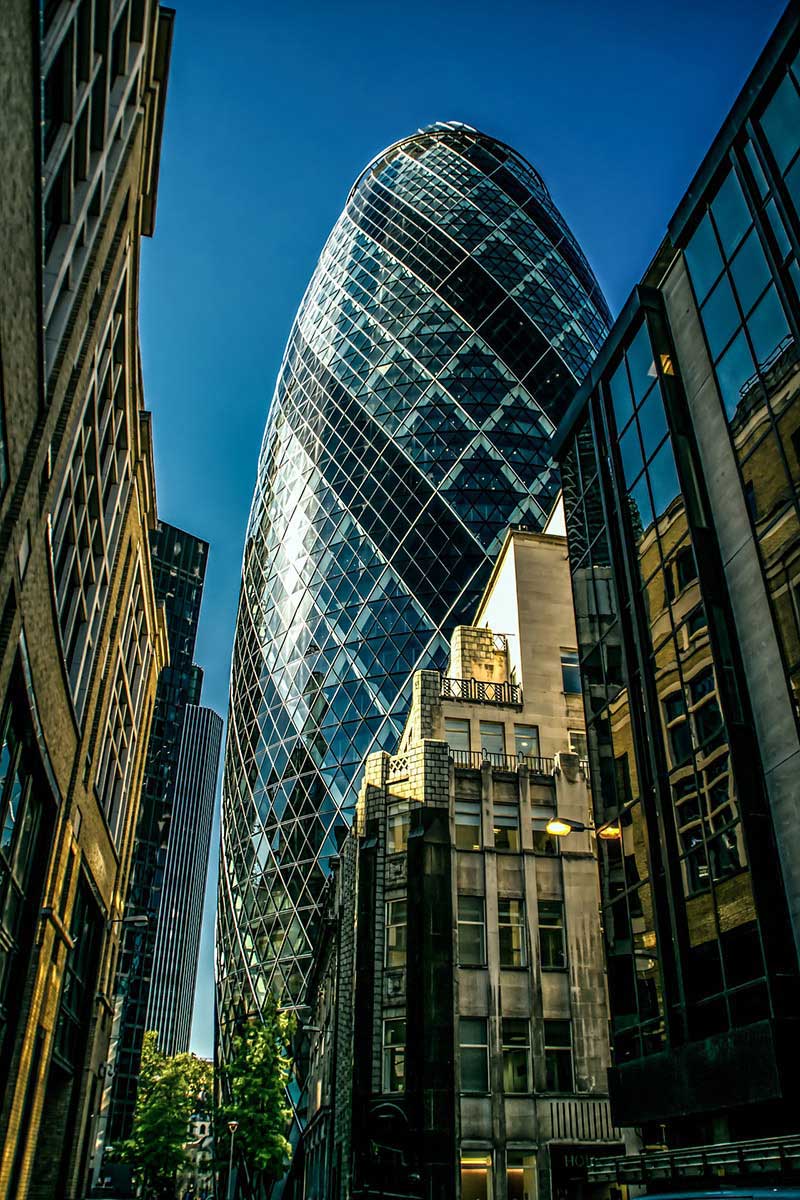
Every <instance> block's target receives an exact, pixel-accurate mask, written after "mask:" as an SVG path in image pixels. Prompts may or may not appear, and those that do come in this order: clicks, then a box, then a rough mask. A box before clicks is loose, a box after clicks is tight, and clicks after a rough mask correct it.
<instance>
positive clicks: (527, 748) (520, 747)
mask: <svg viewBox="0 0 800 1200" xmlns="http://www.w3.org/2000/svg"><path fill="white" fill-rule="evenodd" d="M514 753H515V754H516V756H517V758H538V757H539V730H538V727H537V726H536V725H515V726H514Z"/></svg>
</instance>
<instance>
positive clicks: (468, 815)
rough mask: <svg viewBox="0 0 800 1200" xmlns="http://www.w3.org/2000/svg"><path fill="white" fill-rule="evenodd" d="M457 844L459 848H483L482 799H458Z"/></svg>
mask: <svg viewBox="0 0 800 1200" xmlns="http://www.w3.org/2000/svg"><path fill="white" fill-rule="evenodd" d="M455 826H456V846H457V847H458V849H459V850H480V848H481V802H480V800H456V803H455Z"/></svg>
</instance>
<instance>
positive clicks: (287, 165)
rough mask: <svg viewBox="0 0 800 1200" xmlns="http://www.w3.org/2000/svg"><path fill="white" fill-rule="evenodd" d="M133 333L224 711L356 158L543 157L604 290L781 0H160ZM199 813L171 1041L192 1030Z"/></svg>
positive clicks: (163, 485) (658, 210) (669, 206)
mask: <svg viewBox="0 0 800 1200" xmlns="http://www.w3.org/2000/svg"><path fill="white" fill-rule="evenodd" d="M176 8H177V19H176V23H175V42H174V47H173V55H172V67H171V72H170V80H169V92H168V97H167V118H166V127H165V134H164V143H163V148H162V155H161V179H160V187H159V200H158V217H157V228H156V235H155V238H154V239H153V240H152V242H146V243H145V245H144V250H143V272H142V287H141V326H142V346H143V350H142V354H143V365H144V378H145V390H146V398H147V403H148V406H149V407H150V408H151V409H152V411H153V414H154V427H155V453H156V473H157V486H158V507H159V512H160V515H161V516H162V517H163V518H164V519H165V520H167V521H170V522H173V523H174V524H177V525H180V526H182V527H184V528H186V529H188V530H190V531H191V532H192V533H196V534H198V535H200V536H202V537H205V538H208V540H209V541H210V542H211V557H210V563H209V570H208V578H207V582H206V590H205V599H204V603H203V612H202V618H201V628H200V636H199V639H198V648H197V659H198V661H199V662H200V664H201V665H202V666H203V667H204V668H205V673H206V682H205V690H204V702H205V703H206V704H210V705H211V706H213V707H214V708H216V709H217V710H218V711H219V712H220V713H221V714H222V715H223V716H225V715H226V713H227V702H228V675H229V666H230V652H231V644H232V637H233V626H234V621H235V616H236V605H237V601H238V591H239V570H240V563H241V553H242V544H243V538H244V530H245V523H246V520H247V514H248V511H249V506H250V498H251V494H252V489H253V483H254V479H255V467H256V459H257V456H258V451H259V446H260V440H261V434H262V431H263V428H264V421H265V418H266V414H267V409H268V406H269V402H270V398H271V395H272V389H273V385H274V381H275V376H276V374H277V370H278V366H279V364H280V360H281V357H282V354H283V348H284V344H285V341H286V337H287V334H288V332H289V328H290V326H291V323H292V319H293V317H294V314H295V311H296V309H297V305H298V302H299V300H300V298H301V296H302V293H303V291H304V289H305V286H306V283H307V282H308V279H309V277H310V275H311V272H312V270H313V268H314V265H315V263H316V260H317V257H318V254H319V251H320V249H321V248H322V245H323V242H324V241H325V238H326V237H327V235H328V233H329V231H330V229H331V227H332V225H333V223H334V221H335V220H336V218H337V216H338V215H339V213H340V211H341V209H342V207H343V204H344V201H345V198H346V196H347V193H348V190H349V188H350V186H351V184H352V182H353V180H354V178H355V176H356V175H357V174H358V172H359V171H360V169H361V168H362V167H363V166H364V164H365V163H366V162H367V161H368V160H369V159H370V158H372V156H373V155H374V154H376V153H377V152H378V151H380V150H381V149H382V148H383V147H384V146H386V145H388V144H389V143H391V142H393V141H395V140H396V139H398V138H400V137H403V136H405V135H407V134H409V133H411V132H413V131H414V130H415V129H418V128H419V127H420V126H423V125H427V124H429V123H430V122H432V121H435V120H458V121H465V122H467V123H468V124H471V125H474V126H476V127H477V128H478V129H481V130H483V131H484V132H486V133H489V134H492V135H494V136H496V137H498V138H500V139H501V140H503V141H506V142H509V143H510V144H511V145H512V146H514V147H515V148H516V149H517V150H519V151H520V152H521V153H522V154H524V155H525V156H526V157H527V158H528V159H529V160H530V161H531V162H532V163H533V164H534V166H536V168H537V169H538V170H539V171H540V173H541V174H542V175H543V177H544V179H545V180H546V182H547V184H548V186H549V187H550V190H551V192H552V194H553V198H554V200H555V202H556V204H557V205H558V206H559V208H560V209H561V211H562V212H563V213H564V215H565V217H566V219H567V221H568V222H569V224H570V225H571V227H572V229H573V231H574V232H575V234H576V235H577V237H578V239H579V241H580V242H581V244H582V246H583V248H584V250H585V252H586V254H587V255H588V257H589V259H590V261H591V263H592V266H593V267H594V270H595V273H596V274H597V276H598V278H599V280H600V283H601V285H602V287H603V288H604V290H605V293H606V296H607V298H608V301H609V303H610V305H611V308H612V311H614V312H617V311H619V309H620V307H621V305H622V303H623V302H624V300H625V298H626V297H627V294H628V292H629V291H630V289H631V288H632V287H633V285H634V284H635V283H636V282H637V281H638V279H639V278H640V276H641V274H642V273H643V271H644V269H645V267H646V266H647V264H648V263H649V261H650V259H651V258H652V256H653V254H654V253H655V251H656V249H657V247H658V245H659V242H660V241H661V238H662V236H663V234H664V231H665V227H666V222H667V220H668V218H669V217H670V215H671V213H672V211H673V210H674V208H675V207H676V205H677V202H678V200H679V199H680V198H681V196H682V195H683V192H684V191H685V189H686V187H687V186H688V184H689V181H690V179H691V176H692V174H693V172H694V170H695V168H696V166H697V165H698V163H699V161H700V159H701V157H702V155H703V154H704V153H705V151H706V149H707V148H708V146H709V144H710V142H711V140H712V138H713V136H714V135H715V133H716V132H717V130H718V128H719V125H720V124H721V122H722V119H723V118H724V116H725V114H726V113H727V111H728V109H729V107H730V105H731V103H732V102H733V100H734V98H735V96H736V94H737V93H738V91H739V89H740V87H741V85H742V83H743V82H744V79H745V78H746V76H747V74H748V72H749V70H750V68H751V66H752V65H753V63H754V62H755V59H756V57H757V55H758V53H759V52H760V50H761V48H762V46H763V45H764V42H765V41H766V39H767V37H768V36H769V33H770V31H771V30H772V28H773V26H774V25H775V24H776V22H777V20H778V18H779V16H780V13H781V12H782V10H783V4H782V3H781V2H780V0H694V2H691V3H689V2H687V0H673V3H666V2H665V0H639V2H638V3H634V2H631V0H583V2H569V0H551V2H550V3H542V2H540V0H516V2H508V0H491V2H490V0H482V2H481V3H477V2H474V0H458V2H456V0H406V2H405V3H402V4H399V3H396V2H393V0H382V2H379V0H370V2H361V0H339V2H338V3H335V4H331V3H330V0H228V2H227V3H226V4H224V5H220V4H218V3H212V0H177V2H176ZM217 839H218V821H215V826H214V841H213V845H212V861H211V866H210V871H209V888H208V891H207V895H206V909H205V920H204V928H203V943H202V946H201V961H200V970H199V976H198V992H197V1003H196V1009H195V1021H194V1029H193V1034H192V1048H193V1049H194V1050H196V1051H197V1052H198V1053H201V1054H210V1053H211V1048H212V1039H213V916H214V907H215V893H216V868H217V853H218V840H217Z"/></svg>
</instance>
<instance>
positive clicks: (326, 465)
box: [217, 123, 609, 1038]
mask: <svg viewBox="0 0 800 1200" xmlns="http://www.w3.org/2000/svg"><path fill="white" fill-rule="evenodd" d="M608 323H609V314H608V310H607V308H606V305H605V302H604V300H603V297H602V295H601V293H600V289H599V287H598V284H597V281H596V280H595V278H594V276H593V274H592V272H591V270H590V268H589V265H588V263H587V261H586V259H585V257H584V256H583V254H582V252H581V250H580V247H579V246H578V244H577V242H576V241H575V239H574V237H573V236H572V234H571V233H570V231H569V229H568V228H567V226H566V224H565V222H564V220H563V218H562V216H561V214H560V213H559V212H558V210H557V209H556V207H555V205H554V204H553V201H552V200H551V198H550V195H549V193H548V191H547V188H546V187H545V185H544V183H543V182H542V180H541V178H540V177H539V175H538V174H537V173H536V171H535V170H533V168H532V167H531V166H530V165H529V164H528V163H526V162H525V161H524V160H523V159H522V158H521V157H520V156H519V155H518V154H516V153H515V152H514V151H513V150H511V149H510V148H509V147H508V146H505V145H503V144H501V143H499V142H497V141H495V140H493V139H491V138H489V137H486V136H484V135H483V134H480V133H478V132H477V131H476V130H474V129H471V128H469V127H467V126H464V125H459V124H455V123H444V124H437V125H434V126H431V127H430V128H428V129H425V130H422V131H420V132H418V133H416V134H414V135H413V136H412V137H409V138H406V139H404V140H403V141H401V142H398V143H397V144H395V145H393V146H391V147H390V148H389V149H388V150H385V151H384V152H383V153H382V154H380V155H379V156H378V157H377V158H375V159H374V160H373V162H372V163H370V165H369V166H368V167H367V168H366V169H365V170H364V172H363V173H362V174H361V175H360V176H359V178H358V180H357V181H356V183H355V185H354V186H353V189H352V191H351V192H350V195H349V196H348V199H347V203H346V205H345V209H344V212H343V213H342V215H341V217H340V218H339V220H338V221H337V222H336V225H335V226H334V229H333V232H332V233H331V235H330V237H329V239H328V242H327V244H326V245H325V247H324V249H323V251H322V255H321V257H320V260H319V263H318V265H317V268H316V270H315V272H314V275H313V277H312V279H311V282H310V284H309V286H308V290H307V292H306V294H305V297H304V299H303V301H302V304H301V306H300V311H299V313H298V315H297V318H296V321H295V324H294V326H293V329H292V331H291V334H290V337H289V343H288V346H287V349H286V354H285V357H284V361H283V364H282V366H281V370H280V374H279V377H278V382H277V387H276V390H275V395H274V398H273V402H272V406H271V409H270V413H269V418H268V421H267V427H266V432H265V435H264V441H263V446H262V450H261V455H260V459H259V465H258V479H257V482H256V488H255V495H254V498H253V506H252V510H251V514H250V520H249V526H248V530H247V538H246V544H245V551H244V564H243V574H242V588H241V597H240V604H239V615H238V621H237V627H236V637H235V644H234V651H233V665H232V677H231V701H230V721H229V730H228V739H227V750H226V760H225V776H224V785H223V815H222V850H221V871H220V897H219V910H218V928H217V976H218V1001H219V1015H220V1020H221V1026H222V1034H223V1038H224V1035H225V1027H226V1024H227V1022H228V1021H229V1020H230V1019H231V1018H232V1017H233V1016H234V1015H236V1014H244V1013H248V1012H257V1011H258V1009H259V1007H260V1005H261V1003H262V1002H263V1000H264V998H265V996H266V993H267V989H268V988H270V987H272V988H273V989H274V990H275V991H276V993H278V994H279V995H280V996H281V998H282V999H283V1001H284V1002H286V1003H293V1002H294V1003H296V1002H297V1001H298V1000H299V999H300V997H301V995H302V991H303V987H304V983H305V975H306V972H307V970H308V966H309V964H310V950H311V940H310V939H311V938H312V937H313V931H314V925H315V918H316V913H317V904H318V901H319V897H320V893H321V889H322V887H323V884H324V882H325V879H326V876H327V873H328V866H329V862H330V858H331V856H333V855H335V854H336V853H337V851H338V848H339V845H340V843H341V840H342V837H343V835H344V833H345V832H346V830H347V828H348V827H349V824H350V821H351V817H352V813H353V809H354V805H355V799H356V794H355V786H356V779H357V775H358V768H359V764H360V763H361V761H362V760H363V758H364V756H365V755H366V754H367V753H368V752H370V751H372V750H378V749H384V748H385V749H388V748H393V747H394V746H395V744H396V741H397V739H398V736H399V734H400V731H401V727H402V722H403V719H404V716H405V714H406V711H407V707H408V704H409V698H410V690H411V680H412V674H413V672H414V671H415V670H416V669H418V668H419V667H433V668H435V667H437V666H443V665H444V663H445V662H446V658H447V641H448V637H449V634H450V631H451V630H452V628H453V626H454V625H455V624H457V623H459V622H464V621H466V620H469V619H470V618H471V616H472V611H473V608H474V604H475V601H476V599H477V597H478V596H479V594H480V591H481V589H482V587H483V585H484V584H485V582H486V580H487V577H488V575H489V572H490V569H491V565H492V562H493V559H494V556H495V554H496V552H497V550H498V549H499V546H500V542H501V540H502V536H503V533H504V531H505V529H506V527H507V526H508V525H509V524H519V525H524V526H526V527H528V528H530V529H540V528H541V527H542V526H543V524H544V522H545V520H546V519H547V517H548V515H549V514H550V511H551V509H552V506H553V502H554V500H555V496H556V492H557V489H558V476H557V473H556V470H555V468H554V465H553V462H552V460H551V457H550V450H549V446H548V442H549V438H550V436H551V434H552V433H553V431H554V428H555V425H556V423H557V422H558V420H559V418H560V417H561V415H562V414H563V412H564V410H565V408H566V406H567V403H568V402H569V400H570V399H571V397H572V395H573V393H574V391H575V389H576V385H577V382H578V381H579V380H580V379H581V378H582V377H583V376H584V374H585V373H586V370H587V367H588V365H589V363H590V362H591V360H592V358H593V355H594V353H595V349H596V347H597V345H598V344H599V343H600V342H601V341H602V339H603V337H604V336H605V333H606V331H607V327H608Z"/></svg>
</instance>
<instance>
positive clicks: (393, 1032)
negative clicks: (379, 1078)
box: [383, 1018, 406, 1092]
mask: <svg viewBox="0 0 800 1200" xmlns="http://www.w3.org/2000/svg"><path fill="white" fill-rule="evenodd" d="M405 1081H406V1023H405V1019H404V1018H397V1019H394V1020H389V1021H384V1022H383V1090H384V1092H403V1091H405V1086H406V1082H405Z"/></svg>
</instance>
